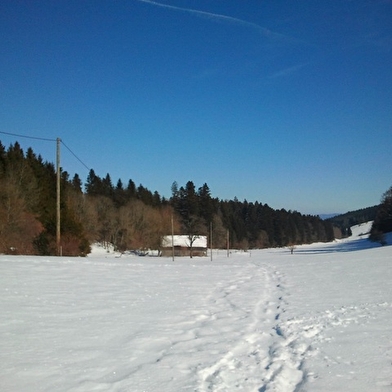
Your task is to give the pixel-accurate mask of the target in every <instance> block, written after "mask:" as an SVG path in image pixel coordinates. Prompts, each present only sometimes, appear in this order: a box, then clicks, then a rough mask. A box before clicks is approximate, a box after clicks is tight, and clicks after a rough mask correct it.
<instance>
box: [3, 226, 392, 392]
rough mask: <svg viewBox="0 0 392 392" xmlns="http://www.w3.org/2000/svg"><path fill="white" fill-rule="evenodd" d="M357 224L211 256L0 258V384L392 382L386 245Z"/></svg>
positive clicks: (171, 391)
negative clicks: (303, 240)
mask: <svg viewBox="0 0 392 392" xmlns="http://www.w3.org/2000/svg"><path fill="white" fill-rule="evenodd" d="M367 230H368V227H367V226H366V225H362V226H361V227H359V228H354V229H353V234H354V235H353V238H351V239H350V240H345V241H340V242H335V243H331V244H313V245H308V246H300V247H297V249H296V250H295V251H294V254H293V255H291V254H290V251H289V250H288V249H269V250H261V251H252V252H249V253H244V252H242V253H241V252H232V253H231V254H230V257H229V258H227V257H226V252H225V251H220V252H217V251H214V253H213V261H211V260H210V258H209V257H205V258H193V259H189V258H176V259H175V261H174V262H173V261H172V260H171V258H157V257H137V256H122V257H121V258H118V257H115V255H114V254H113V253H105V252H104V251H101V252H95V253H94V254H92V255H90V257H88V258H85V259H83V258H66V257H63V258H55V257H52V258H51V257H16V256H0V289H1V296H0V390H1V391H2V392H11V391H12V392H14V391H15V392H21V391H29V392H34V391H47V392H53V391H56V392H60V391H75V392H76V391H131V392H139V391H140V392H141V391H150V392H152V391H159V392H178V391H236V390H243V391H258V392H262V391H288V392H289V391H312V392H313V391H335V392H336V391H344V392H347V391H356V392H358V391H372V392H375V391H391V390H392V246H384V247H380V246H379V245H376V244H371V243H369V242H368V241H367V240H366V236H359V234H361V233H365V232H367ZM391 239H392V238H389V239H388V241H389V243H391Z"/></svg>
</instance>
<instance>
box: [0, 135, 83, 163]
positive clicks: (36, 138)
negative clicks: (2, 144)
mask: <svg viewBox="0 0 392 392" xmlns="http://www.w3.org/2000/svg"><path fill="white" fill-rule="evenodd" d="M0 133H1V134H4V135H10V136H16V137H23V138H25V139H34V140H43V141H46V142H56V141H57V139H49V138H44V137H37V136H26V135H20V134H17V133H11V132H3V131H0ZM60 141H61V143H62V144H63V146H64V147H65V148H66V149H67V150H68V151H69V152H70V153H71V154H72V155H73V156H74V157H75V158H76V159H77V160H78V161H79V162H80V163H81V164H82V165H83V166H84V167H85V168H86V169H87V170H90V168H89V167H88V166H87V165H86V164H85V163H84V162H83V161H82V160H81V159H80V158H79V157H78V156H77V155H76V154H75V153H74V152H73V151H72V150H71V149H70V148H69V147H68V146H67V145H66V144H65V143H64V142H63V141H62V140H61V139H60Z"/></svg>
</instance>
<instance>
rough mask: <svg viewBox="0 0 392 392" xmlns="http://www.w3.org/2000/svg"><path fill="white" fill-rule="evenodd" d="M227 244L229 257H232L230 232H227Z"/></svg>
mask: <svg viewBox="0 0 392 392" xmlns="http://www.w3.org/2000/svg"><path fill="white" fill-rule="evenodd" d="M226 244H227V257H229V256H230V234H229V230H227V233H226Z"/></svg>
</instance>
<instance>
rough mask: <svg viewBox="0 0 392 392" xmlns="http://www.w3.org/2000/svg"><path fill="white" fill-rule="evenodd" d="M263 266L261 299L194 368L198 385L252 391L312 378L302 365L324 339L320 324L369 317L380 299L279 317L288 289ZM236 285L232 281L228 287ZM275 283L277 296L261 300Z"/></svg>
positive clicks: (335, 324) (326, 325) (326, 326)
mask: <svg viewBox="0 0 392 392" xmlns="http://www.w3.org/2000/svg"><path fill="white" fill-rule="evenodd" d="M263 272H264V277H263V280H265V282H264V284H263V288H262V289H261V290H262V292H261V293H260V298H261V299H260V300H259V301H258V302H257V303H256V305H255V307H254V309H253V310H252V311H251V316H250V317H251V321H250V323H249V326H248V327H247V329H246V331H245V333H243V334H242V335H241V338H240V339H239V340H238V342H235V343H234V344H233V346H232V347H231V349H230V350H229V351H228V352H227V353H226V354H225V355H223V356H222V358H220V360H219V361H217V362H216V363H214V364H213V365H211V366H209V367H206V368H203V369H199V376H200V378H201V384H200V389H199V390H201V391H206V390H214V391H227V390H229V389H230V390H232V389H234V388H243V387H246V388H248V386H249V388H255V389H254V390H255V391H258V392H266V391H285V392H290V391H295V390H297V388H298V387H299V386H300V385H302V384H304V383H305V382H308V381H309V382H310V381H312V380H313V379H315V378H317V375H315V374H313V373H311V372H306V371H305V370H304V369H303V367H304V361H305V360H306V358H309V357H311V356H315V355H317V354H318V350H317V348H314V347H313V346H314V345H315V344H316V343H317V342H321V341H327V340H328V338H324V336H323V335H322V331H323V330H325V329H329V328H331V327H339V326H340V327H345V326H347V325H348V324H351V323H359V322H361V323H363V322H365V321H366V319H369V318H371V317H372V316H371V311H367V310H369V309H370V308H371V307H374V306H381V307H382V306H384V305H385V304H375V305H372V304H363V305H362V306H360V307H358V306H342V307H340V308H337V309H333V310H327V311H325V312H322V313H320V314H317V315H314V314H313V315H310V316H309V317H295V318H291V319H287V320H283V314H284V312H285V309H284V306H285V305H287V304H288V303H287V302H286V300H285V297H286V296H289V295H290V294H289V293H288V292H287V291H286V289H285V287H284V278H283V276H282V275H281V274H280V273H279V272H277V271H274V272H273V271H269V270H268V269H263ZM236 287H237V286H236V285H232V286H230V287H229V289H234V288H236ZM275 288H276V290H275V292H276V293H277V299H276V300H275V301H273V300H272V301H266V299H267V298H269V295H270V293H271V292H274V289H275ZM229 297H230V292H227V291H226V292H225V294H224V296H223V298H224V299H225V300H226V301H227V302H228V303H229V304H230V306H233V307H234V306H235V305H234V304H233V303H231V302H230V298H229ZM385 306H388V304H386V305H385ZM249 390H251V389H249Z"/></svg>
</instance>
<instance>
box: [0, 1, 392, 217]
mask: <svg viewBox="0 0 392 392" xmlns="http://www.w3.org/2000/svg"><path fill="white" fill-rule="evenodd" d="M0 37H1V39H0V56H1V58H0V132H10V133H17V134H22V135H29V136H34V137H41V138H56V137H60V138H61V139H62V140H63V141H64V143H65V144H66V145H67V146H68V147H69V148H70V149H71V150H72V151H73V152H74V153H75V154H76V155H77V156H78V157H79V158H80V159H81V160H82V161H83V162H84V163H85V164H86V165H87V166H88V167H91V168H93V169H94V171H95V172H96V174H97V175H99V176H101V177H104V176H106V173H109V174H110V175H111V178H112V180H113V183H114V185H115V184H116V182H117V180H118V179H119V178H121V180H122V181H123V182H124V183H125V184H126V183H127V182H128V180H129V179H132V180H133V181H134V182H135V183H136V185H139V184H140V183H141V184H143V186H145V187H147V188H148V189H150V190H151V191H155V190H156V191H158V192H159V193H160V194H161V195H162V196H165V197H170V193H171V184H172V183H173V181H177V182H178V184H179V185H180V186H181V185H185V184H186V182H187V181H189V180H191V181H193V182H194V183H195V185H196V187H199V186H202V185H203V184H204V183H205V182H206V183H207V184H208V185H209V187H210V189H211V192H212V196H214V197H218V198H221V199H233V198H234V197H237V198H238V199H239V200H243V199H247V200H248V201H256V200H258V201H260V202H262V203H268V204H269V205H270V206H271V207H273V208H285V209H291V210H297V211H300V212H302V213H312V214H323V213H332V212H346V211H349V210H355V209H357V208H364V207H368V206H371V205H374V204H377V203H378V202H379V200H380V197H381V195H382V193H383V192H384V191H386V190H387V189H388V188H389V187H390V186H391V185H392V176H391V169H392V153H391V147H392V50H391V49H392V1H391V0H355V1H352V0H328V1H318V0H298V1H290V0H286V1H283V0H265V1H262V0H199V1H196V0H162V1H160V0H159V1H156V2H155V1H147V0H144V1H142V0H106V1H103V0H89V1H88V0H86V1H83V0H77V1H74V0H53V1H39V0H37V1H27V0H26V1H16V0H3V1H2V2H1V4H0ZM0 140H1V141H2V143H3V144H4V145H5V146H6V147H8V146H9V144H10V143H13V142H15V141H16V140H18V141H19V142H20V143H21V145H22V147H23V148H27V147H29V146H31V147H33V149H34V151H35V152H36V153H37V154H38V153H39V154H41V155H42V156H43V158H44V159H45V160H49V161H52V162H55V143H53V142H45V141H40V140H30V139H21V138H17V137H13V136H10V135H4V134H0ZM62 166H63V168H64V170H67V171H68V172H69V173H70V174H71V176H73V174H74V173H78V174H79V175H80V176H81V178H82V179H83V181H85V179H86V177H87V174H88V171H87V169H86V168H85V167H84V166H83V165H81V163H80V162H79V161H78V160H76V159H75V157H74V156H73V155H72V154H70V153H69V151H67V150H66V149H64V148H62Z"/></svg>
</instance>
